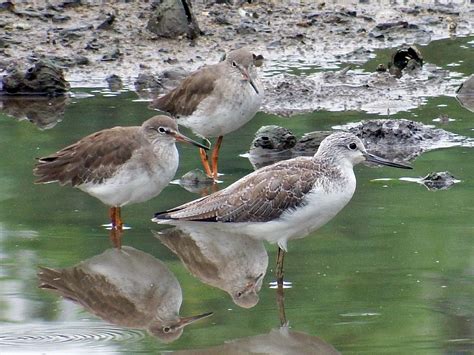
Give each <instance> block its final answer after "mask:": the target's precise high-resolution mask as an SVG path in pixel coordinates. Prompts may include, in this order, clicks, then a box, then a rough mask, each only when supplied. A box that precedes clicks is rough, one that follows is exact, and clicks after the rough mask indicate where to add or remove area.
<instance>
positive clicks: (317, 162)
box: [153, 132, 411, 282]
mask: <svg viewBox="0 0 474 355" xmlns="http://www.w3.org/2000/svg"><path fill="white" fill-rule="evenodd" d="M363 161H370V162H373V163H377V164H381V165H387V166H392V167H396V168H402V169H411V167H409V166H406V165H402V164H398V163H394V162H391V161H388V160H385V159H382V158H380V157H377V156H375V155H373V154H370V153H368V152H367V151H366V149H365V147H364V145H363V143H362V141H361V140H360V139H359V138H357V137H356V136H355V135H353V134H351V133H346V132H337V133H333V134H331V135H330V136H328V137H327V138H325V139H324V140H323V141H322V142H321V145H320V146H319V149H318V151H317V152H316V153H315V155H314V156H313V157H297V158H293V159H289V160H284V161H280V162H278V163H275V164H273V165H269V166H266V167H264V168H262V169H260V170H257V171H254V172H253V173H251V174H249V175H247V176H245V177H243V178H242V179H240V180H238V181H236V182H235V183H233V184H232V185H230V186H228V187H227V188H225V189H223V190H221V191H218V192H216V193H213V194H211V195H209V196H206V197H203V198H200V199H198V200H195V201H191V202H189V203H186V204H184V205H181V206H179V207H176V208H173V209H171V210H168V211H165V212H160V213H156V214H155V217H154V218H153V221H155V222H164V223H170V221H171V222H172V220H187V221H200V222H218V223H215V224H216V225H217V226H219V227H220V228H222V229H223V230H224V231H225V230H230V229H232V230H238V231H239V232H240V233H243V234H246V235H249V236H251V237H255V238H259V239H265V240H267V241H269V242H270V243H277V244H278V246H279V252H278V261H277V281H278V282H283V257H284V252H286V250H287V242H288V240H291V239H298V238H302V237H305V236H306V235H308V234H309V233H310V232H312V231H314V230H316V229H318V228H319V227H321V226H323V225H324V224H326V223H327V222H328V221H330V220H331V219H332V218H333V217H334V216H335V215H336V214H337V213H338V212H339V211H340V210H341V209H342V208H343V207H344V206H345V205H346V204H347V203H348V202H349V201H350V200H351V198H352V195H353V194H354V191H355V188H356V178H355V175H354V170H353V167H354V165H356V164H358V163H361V162H363ZM171 224H173V223H171Z"/></svg>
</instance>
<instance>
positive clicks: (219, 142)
mask: <svg viewBox="0 0 474 355" xmlns="http://www.w3.org/2000/svg"><path fill="white" fill-rule="evenodd" d="M223 138H224V137H223V136H219V137H217V141H216V145H215V146H214V149H213V150H212V156H211V159H212V169H211V170H212V178H213V179H214V180H217V176H218V174H219V173H218V171H217V161H218V160H219V149H221V145H222V139H223Z"/></svg>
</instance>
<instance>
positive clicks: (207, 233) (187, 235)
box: [155, 222, 268, 308]
mask: <svg viewBox="0 0 474 355" xmlns="http://www.w3.org/2000/svg"><path fill="white" fill-rule="evenodd" d="M155 235H156V237H157V238H158V239H159V240H160V241H161V242H162V243H163V244H164V245H165V246H166V247H168V248H169V249H170V250H171V251H172V252H173V253H175V254H176V255H177V256H178V257H179V258H180V259H181V261H182V262H183V264H184V266H185V267H186V268H187V269H188V270H189V271H190V272H191V273H192V274H193V275H194V276H196V277H197V278H199V279H200V280H201V281H202V282H204V283H206V284H208V285H211V286H213V287H216V288H219V289H221V290H224V291H225V292H227V293H228V294H229V295H230V296H231V297H232V300H233V301H234V302H235V304H236V305H238V306H240V307H244V308H250V307H253V306H255V305H256V304H257V303H258V300H259V297H258V292H259V291H260V289H261V287H262V280H263V277H264V275H265V273H266V271H267V266H268V254H267V251H266V250H265V247H264V245H263V242H262V241H258V240H254V239H251V238H249V237H247V236H244V235H240V234H238V233H232V232H230V233H229V232H226V233H222V232H221V231H220V230H219V229H217V228H215V226H214V225H212V224H210V225H207V224H206V225H203V224H200V223H199V222H198V223H192V222H183V223H179V224H177V227H175V228H171V229H167V230H165V231H162V232H160V233H155Z"/></svg>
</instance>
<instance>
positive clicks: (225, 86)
mask: <svg viewBox="0 0 474 355" xmlns="http://www.w3.org/2000/svg"><path fill="white" fill-rule="evenodd" d="M262 60H263V57H262V56H261V55H255V54H253V53H251V52H249V51H248V50H246V49H243V48H241V49H237V50H234V51H231V52H229V53H228V54H227V56H226V58H225V59H224V60H223V61H222V62H220V63H218V64H214V65H209V66H206V67H203V68H202V69H199V70H197V71H195V72H194V73H192V74H191V75H190V76H188V77H187V78H185V79H184V80H183V81H182V83H181V84H180V85H179V86H178V87H177V88H175V89H174V90H172V91H171V92H169V93H168V94H166V95H164V96H162V97H159V98H157V99H156V100H155V101H153V103H152V104H151V105H150V106H151V107H152V108H154V109H158V110H160V111H164V112H168V113H169V114H171V115H172V116H174V117H175V118H176V119H177V121H178V123H179V124H180V125H183V126H185V127H188V128H190V129H191V130H192V131H193V132H194V133H195V134H197V135H199V136H201V137H203V138H210V137H217V141H216V144H215V146H214V148H213V150H212V154H211V164H209V159H208V156H207V153H206V151H205V150H203V149H201V150H200V156H201V161H202V164H203V166H204V170H205V171H206V174H207V175H208V176H209V177H212V178H213V179H214V180H216V179H217V176H218V170H217V161H218V157H219V149H220V146H221V143H222V139H223V136H224V135H226V134H228V133H230V132H233V131H235V130H237V129H239V128H240V127H242V126H243V125H244V124H245V123H247V122H248V121H250V120H251V119H252V118H253V116H255V114H256V113H257V111H258V110H259V108H260V105H261V103H262V99H263V87H262V85H261V83H260V81H259V80H258V77H257V73H256V71H255V66H259V65H261V61H262Z"/></svg>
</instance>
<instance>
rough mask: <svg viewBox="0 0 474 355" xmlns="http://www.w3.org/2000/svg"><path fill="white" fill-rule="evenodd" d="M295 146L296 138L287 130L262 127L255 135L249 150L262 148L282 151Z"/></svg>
mask: <svg viewBox="0 0 474 355" xmlns="http://www.w3.org/2000/svg"><path fill="white" fill-rule="evenodd" d="M295 144H296V137H295V136H294V135H293V133H291V131H290V130H289V129H287V128H284V127H280V126H262V127H260V129H259V130H258V131H257V133H255V138H254V140H253V141H252V146H251V148H250V150H252V149H255V148H262V149H271V150H274V151H282V150H288V149H291V148H293V147H294V146H295Z"/></svg>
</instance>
